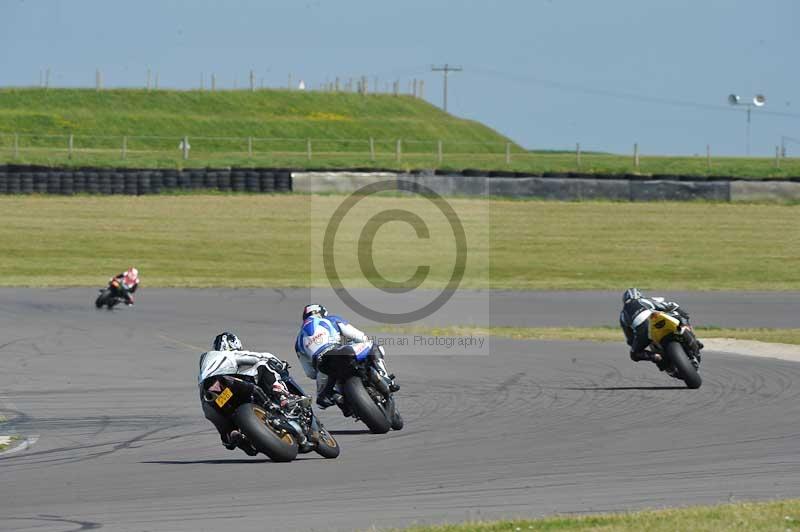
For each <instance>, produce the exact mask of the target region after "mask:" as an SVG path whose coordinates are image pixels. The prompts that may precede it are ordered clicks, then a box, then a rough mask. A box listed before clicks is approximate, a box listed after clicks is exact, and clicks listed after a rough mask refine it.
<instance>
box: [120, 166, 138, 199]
mask: <svg viewBox="0 0 800 532" xmlns="http://www.w3.org/2000/svg"><path fill="white" fill-rule="evenodd" d="M131 177H133V179H131ZM138 181H139V180H138V179H136V176H135V175H134V176H131V174H129V173H127V172H126V173H123V174H122V193H123V194H128V195H132V196H135V195H136V194H138V193H139V182H138Z"/></svg>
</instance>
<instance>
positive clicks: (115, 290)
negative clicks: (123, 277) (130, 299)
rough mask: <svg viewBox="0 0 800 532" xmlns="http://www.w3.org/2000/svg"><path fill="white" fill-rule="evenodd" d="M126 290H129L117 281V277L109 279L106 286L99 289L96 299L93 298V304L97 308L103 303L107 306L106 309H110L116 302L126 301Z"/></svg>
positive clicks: (101, 306)
mask: <svg viewBox="0 0 800 532" xmlns="http://www.w3.org/2000/svg"><path fill="white" fill-rule="evenodd" d="M128 290H130V288H128V287H127V286H125V285H124V284H123V283H121V282H120V281H119V279H117V278H116V277H115V278H113V279H111V281H109V283H108V286H107V287H106V288H101V289H100V294H99V295H98V296H97V299H95V300H94V306H95V307H97V308H103V306H104V305H105V306H107V307H108V310H111V309H112V308H114V307H115V306H117V305H118V304H120V303H124V302H125V301H127V300H126V298H125V292H127V291H128Z"/></svg>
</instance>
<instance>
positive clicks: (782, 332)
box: [377, 326, 800, 345]
mask: <svg viewBox="0 0 800 532" xmlns="http://www.w3.org/2000/svg"><path fill="white" fill-rule="evenodd" d="M377 330H378V331H380V332H383V333H390V334H404V335H405V334H419V335H423V336H470V335H472V336H498V337H501V338H511V339H514V340H581V341H592V342H624V341H625V338H624V336H623V335H622V332H621V331H620V329H619V327H470V326H453V327H389V326H383V327H380V328H378V329H377ZM695 332H696V333H697V336H698V337H699V338H701V339H703V338H734V339H736V340H757V341H759V342H773V343H781V344H794V345H800V329H744V328H742V329H726V328H720V327H696V328H695Z"/></svg>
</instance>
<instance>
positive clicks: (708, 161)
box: [706, 144, 711, 170]
mask: <svg viewBox="0 0 800 532" xmlns="http://www.w3.org/2000/svg"><path fill="white" fill-rule="evenodd" d="M706 168H707V169H709V170H711V144H706Z"/></svg>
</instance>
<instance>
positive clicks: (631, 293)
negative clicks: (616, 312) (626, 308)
mask: <svg viewBox="0 0 800 532" xmlns="http://www.w3.org/2000/svg"><path fill="white" fill-rule="evenodd" d="M641 297H642V293H641V292H640V291H639V289H638V288H628V289H627V290H625V293H624V294H622V302H623V303H627V302H628V301H630V300H632V299H641Z"/></svg>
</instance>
